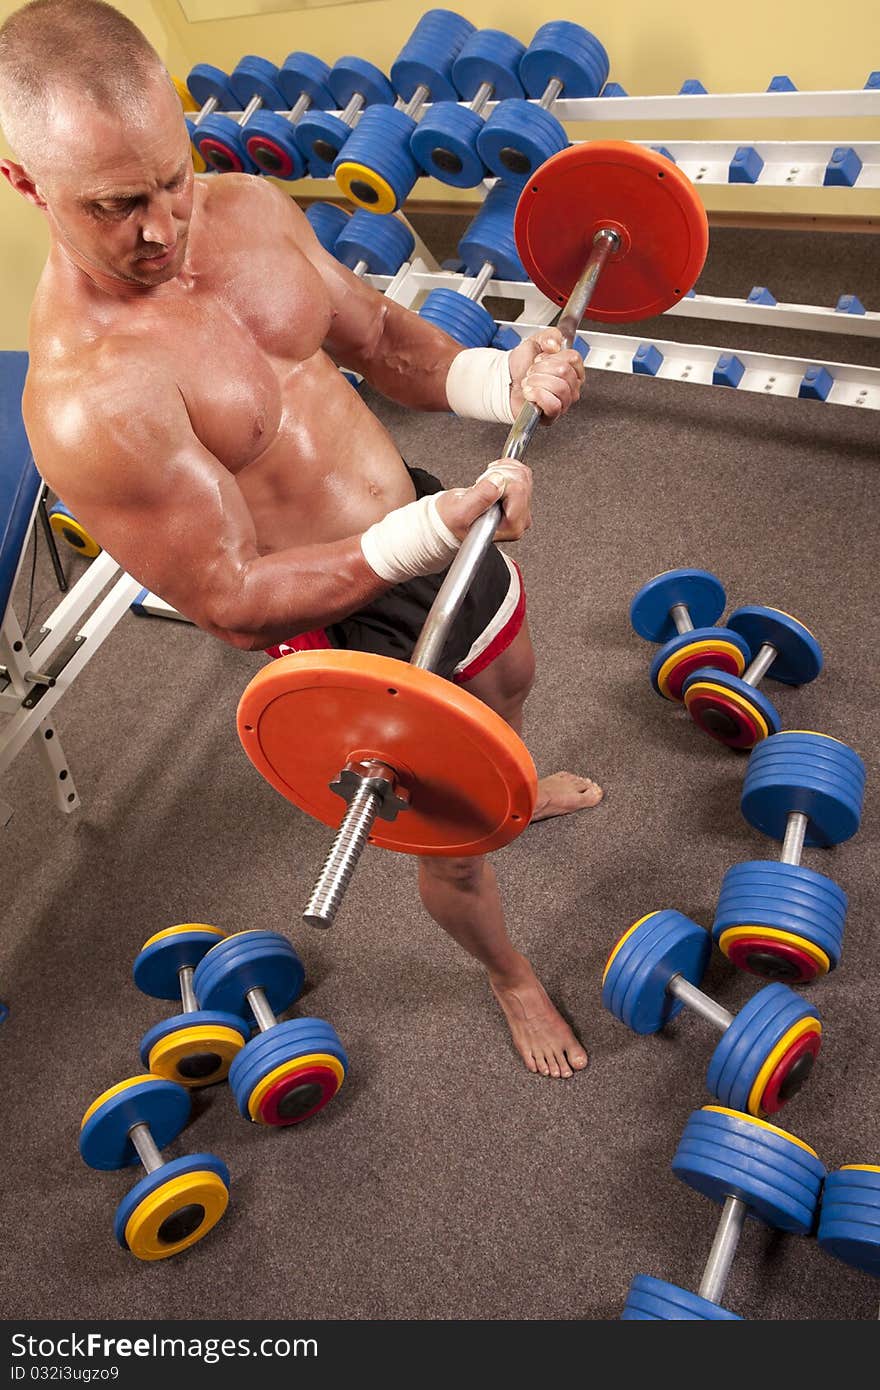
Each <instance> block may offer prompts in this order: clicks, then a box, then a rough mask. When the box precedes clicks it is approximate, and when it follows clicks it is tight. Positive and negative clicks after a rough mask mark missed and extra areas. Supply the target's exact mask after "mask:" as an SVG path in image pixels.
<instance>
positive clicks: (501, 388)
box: [446, 348, 514, 425]
mask: <svg viewBox="0 0 880 1390" xmlns="http://www.w3.org/2000/svg"><path fill="white" fill-rule="evenodd" d="M511 380H512V378H511V375H510V353H509V352H500V351H499V350H498V349H497V348H465V350H464V352H460V353H459V354H458V356H457V357H453V359H452V366H451V367H450V368H449V373H448V375H447V377H446V399H447V400H448V402H449V405H450V408H451V409H452V410H454V412H455V414H456V415H463V416H465V417H466V418H467V419H469V420H495V421H496V422H497V423H498V424H499V425H512V424H513V419H514V416H513V411H512V410H511V407H510V384H511Z"/></svg>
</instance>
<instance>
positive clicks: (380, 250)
mask: <svg viewBox="0 0 880 1390" xmlns="http://www.w3.org/2000/svg"><path fill="white" fill-rule="evenodd" d="M415 244H416V239H415V237H414V236H413V234H412V232H411V231H410V229H409V227H408V226H407V225H406V223H405V222H402V221H401V220H400V218H399V217H395V215H394V213H383V212H365V211H364V209H363V208H358V210H357V212H355V213H353V214H352V216H351V217H350V218H349V220H348V222H347V223H346V225H345V226H344V227H343V228H342V231H341V232H340V233H339V237H338V239H337V241H336V245H335V246H334V248H333V253H334V255H335V256H336V259H337V260H339V261H342V263H343V265H347V266H349V267H350V268H351V269H353V268H354V267H355V266H356V265H357V263H358V261H366V262H367V266H368V269H369V273H370V274H371V275H396V274H397V272H398V270H399V269H400V267H401V266H402V265H403V263H404V261H408V260H409V259H410V257H411V256H412V253H413V250H414V249H415Z"/></svg>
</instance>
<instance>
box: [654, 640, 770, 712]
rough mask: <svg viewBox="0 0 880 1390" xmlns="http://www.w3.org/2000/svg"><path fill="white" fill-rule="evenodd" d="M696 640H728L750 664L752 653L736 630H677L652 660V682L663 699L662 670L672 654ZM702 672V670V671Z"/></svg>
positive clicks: (708, 658)
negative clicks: (660, 680)
mask: <svg viewBox="0 0 880 1390" xmlns="http://www.w3.org/2000/svg"><path fill="white" fill-rule="evenodd" d="M694 642H726V643H728V645H729V646H732V647H736V649H737V651H738V652H739V654H740V656H741V657H742V659H743V661H744V662H745V663H746V665H748V663H749V661H750V660H751V653H750V652H749V649H748V647H747V646H746V644H745V642H744V641H743V639H742V638H741V637H740V636H739V635H738V634H737V633H735V632H731V630H730V628H727V627H695V628H694V629H693V631H692V632H677V633H676V634H675V636H674V637H672V638H670V640H669V641H668V642H664V643H663V646H662V647H661V648H660V650H659V652H658V653H657V655H656V656H655V657H654V660H653V661H652V662H651V684H652V686H653V687H654V689H655V690H656V692H657V694H658V695H660V696H661V697H662V698H663V699H668V698H669V697H668V696H664V695H663V692H662V690H661V689H660V686H659V685H658V681H659V678H660V672H661V671H662V670H663V667H664V666H665V665H666V663H667V661H668V660H669V658H670V657H671V656H676V655H677V654H678V653H679V652H684V651H686V650H687V648H688V647H690V646H691V645H692V644H693V643H694ZM710 657H711V653H709V652H707V653H706V660H707V661H709V660H710ZM700 674H702V671H701V672H700Z"/></svg>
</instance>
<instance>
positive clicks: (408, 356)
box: [340, 300, 463, 410]
mask: <svg viewBox="0 0 880 1390" xmlns="http://www.w3.org/2000/svg"><path fill="white" fill-rule="evenodd" d="M462 350H463V349H462V347H461V344H460V343H457V342H455V340H454V339H453V338H450V337H449V335H448V334H447V333H444V332H443V330H442V329H440V328H437V327H436V326H435V325H434V324H432V323H429V322H428V321H427V319H422V318H419V316H418V314H415V313H413V312H412V311H411V310H409V309H403V308H402V307H401V306H400V305H399V304H394V303H393V302H392V301H391V300H389V301H387V309H386V311H385V313H384V314H383V318H382V325H381V332H380V333H379V334H378V336H377V337H376V339H375V341H374V342H373V343H372V344H371V345H370V348H369V350H367V351H364V352H363V353H362V354H360V355H358V356H357V357H353V358H352V359H350V360H347V361H344V362H342V365H343V366H345V367H350V368H352V369H353V370H354V371H358V372H360V373H361V375H362V376H364V377H365V378H366V379H367V381H368V382H369V383H370V385H371V386H374V387H375V388H376V390H377V391H381V393H382V395H383V396H387V397H388V398H389V400H392V401H397V403H398V404H399V405H405V406H409V407H410V408H411V409H413V410H449V402H448V400H447V396H446V378H447V376H448V374H449V368H450V366H451V364H452V360H453V358H455V357H457V356H458V354H459V353H460V352H461V351H462ZM340 360H341V359H340Z"/></svg>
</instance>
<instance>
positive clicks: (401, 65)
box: [391, 10, 476, 101]
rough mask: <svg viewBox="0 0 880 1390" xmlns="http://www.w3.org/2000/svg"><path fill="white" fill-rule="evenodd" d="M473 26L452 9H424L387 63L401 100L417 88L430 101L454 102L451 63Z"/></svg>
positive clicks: (408, 97) (405, 99) (474, 28)
mask: <svg viewBox="0 0 880 1390" xmlns="http://www.w3.org/2000/svg"><path fill="white" fill-rule="evenodd" d="M475 32H476V25H474V24H472V23H471V21H470V20H469V19H465V18H464V16H463V15H460V14H455V13H454V11H452V10H426V11H425V13H424V14H423V15H422V17H421V19H420V20H419V21H418V23H417V24H416V27H415V29H413V31H412V33H411V34H410V36H409V38H408V39H407V41H406V43H405V44H404V46H403V48H402V49H401V50H400V53H399V54H398V56H397V58H395V60H394V62H393V63H392V65H391V81H392V84H393V86H394V87H395V89H396V90H397V92H398V93H399V94H400V96H402V97H403V99H404V101H409V99H410V97H411V96H413V94H414V93H415V90H416V88H417V87H421V86H425V87H427V88H428V89H429V91H430V97H429V100H430V101H457V100H458V92H457V91H456V89H455V86H454V84H453V81H452V65H453V63H454V62H455V60H456V58H457V57H458V55H459V53H460V52H461V50H462V48H463V47H464V45H465V43H466V42H467V40H468V39H469V38H470V36H471V35H472V34H474V33H475Z"/></svg>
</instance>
